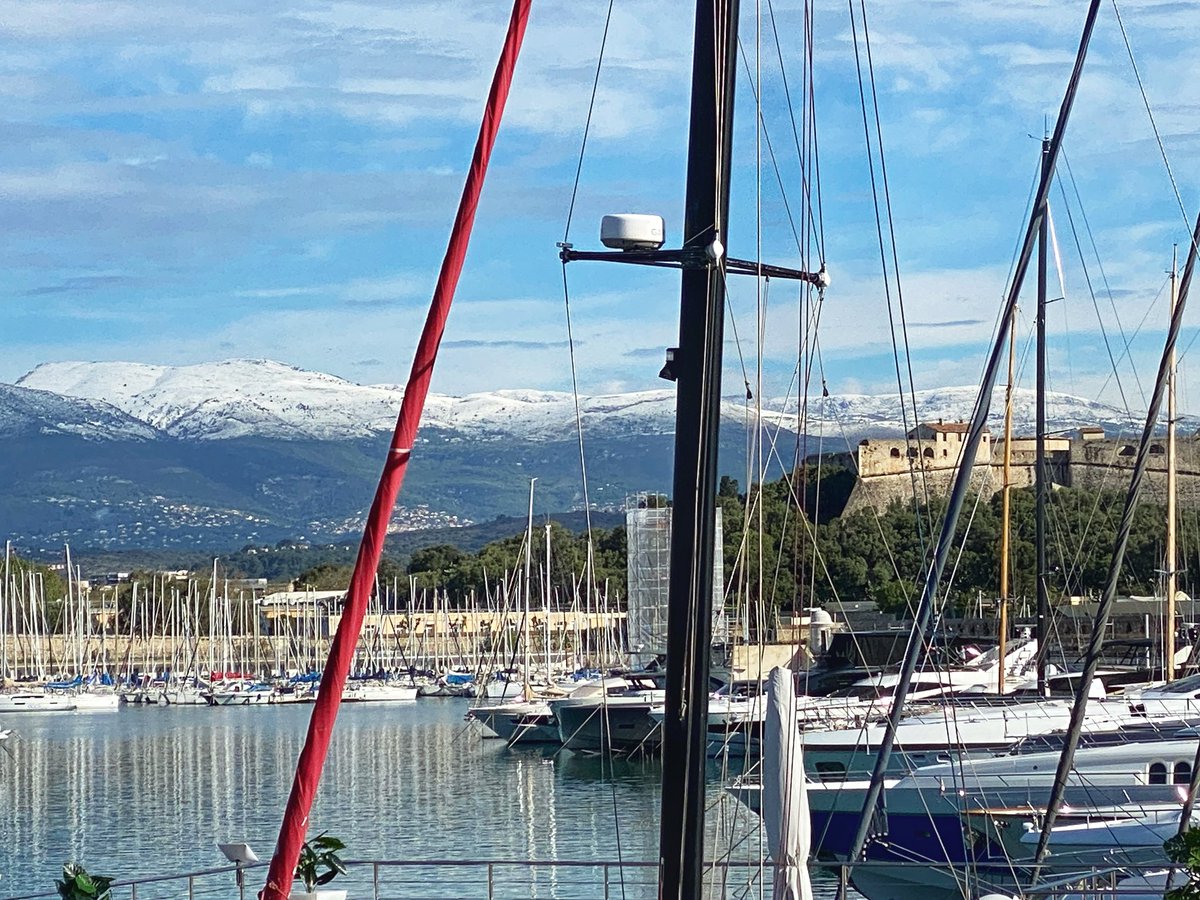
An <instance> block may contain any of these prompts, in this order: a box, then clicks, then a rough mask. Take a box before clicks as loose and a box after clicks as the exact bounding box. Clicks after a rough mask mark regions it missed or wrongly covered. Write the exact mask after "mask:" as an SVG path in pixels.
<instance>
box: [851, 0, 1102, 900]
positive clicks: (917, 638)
mask: <svg viewBox="0 0 1200 900" xmlns="http://www.w3.org/2000/svg"><path fill="white" fill-rule="evenodd" d="M1099 11H1100V0H1091V2H1090V3H1089V4H1088V13H1087V18H1086V20H1085V22H1084V26H1083V35H1082V36H1081V37H1080V39H1079V49H1078V51H1077V52H1076V54H1075V65H1074V67H1073V68H1072V70H1071V78H1070V80H1069V81H1068V83H1067V90H1066V93H1065V95H1064V96H1063V101H1062V106H1061V107H1060V108H1059V113H1058V119H1057V120H1056V122H1055V124H1054V133H1053V134H1052V135H1051V138H1050V147H1049V155H1048V159H1047V160H1046V163H1045V166H1044V169H1043V172H1042V174H1041V177H1040V178H1039V182H1038V188H1037V193H1036V194H1035V196H1034V203H1033V212H1032V214H1031V216H1030V220H1029V224H1028V225H1027V226H1026V229H1025V237H1024V238H1023V240H1022V241H1021V251H1020V253H1019V254H1018V255H1017V260H1016V264H1015V265H1014V266H1013V274H1012V283H1011V284H1010V285H1009V290H1008V294H1007V296H1006V299H1005V301H1004V306H1003V308H1002V310H1001V312H1000V320H999V321H1000V327H999V329H998V331H997V334H996V340H995V343H994V344H993V346H992V350H991V353H990V354H989V356H988V361H987V364H986V365H985V366H984V371H983V378H982V380H981V383H980V386H979V394H978V396H977V397H976V399H975V410H974V412H973V414H972V416H971V426H970V429H969V430H968V432H967V436H966V439H965V440H964V442H963V449H962V456H961V459H960V462H959V466H958V471H957V472H956V473H955V476H954V485H953V487H952V488H951V491H950V500H949V503H948V504H947V507H946V515H945V517H944V518H943V519H942V530H941V532H940V534H939V535H938V541H937V544H936V545H935V547H934V556H933V560H932V561H931V563H930V566H929V570H928V571H927V572H926V573H925V582H924V586H923V587H922V590H921V599H920V602H919V603H918V604H917V611H916V615H915V621H914V622H913V628H912V632H911V633H910V634H909V641H908V646H907V647H906V649H905V653H904V661H903V663H902V664H901V667H900V677H899V680H898V682H897V684H896V686H895V688H894V690H893V695H892V706H891V709H890V711H889V713H888V717H887V719H886V720H885V722H884V731H883V735H882V738H881V739H880V742H879V746H878V748H877V755H876V758H875V767H874V769H873V770H872V772H871V784H870V786H869V787H868V788H867V792H866V794H865V795H864V797H863V806H862V812H861V814H860V816H859V820H858V827H857V829H856V830H855V833H854V838H853V840H852V841H851V843H850V849H849V851H848V854H847V858H848V859H849V860H850V861H851V862H857V861H858V858H859V856H860V855H861V854H862V852H863V847H864V846H865V845H866V842H867V838H868V836H869V834H870V832H871V830H872V824H873V823H874V822H875V821H876V819H877V813H879V812H881V811H882V807H881V803H880V801H881V798H882V795H883V779H884V775H885V774H886V773H887V771H888V766H889V762H890V760H891V754H892V747H893V745H894V744H895V740H896V728H897V726H898V725H899V724H900V718H901V716H902V715H903V712H904V703H905V700H906V699H907V697H908V689H909V685H910V684H911V683H912V677H913V673H914V672H915V671H916V666H917V660H918V657H919V656H920V655H921V653H922V651H923V649H924V647H925V645H926V643H927V641H928V638H929V629H930V625H931V623H932V621H933V613H934V607H935V604H936V603H937V600H938V587H939V584H940V582H941V579H942V573H943V572H944V571H945V568H946V561H947V559H948V558H949V555H950V548H951V546H952V544H953V543H954V534H955V530H956V528H957V526H958V518H959V513H960V512H961V511H962V507H963V501H964V500H965V499H966V495H967V490H968V488H969V487H970V481H971V472H972V470H973V469H974V466H975V456H976V453H977V452H978V450H979V445H980V443H981V442H982V439H983V432H984V429H985V428H986V427H987V417H988V411H989V410H990V409H991V402H992V391H993V390H994V389H995V387H996V379H997V374H998V372H999V368H1000V358H1001V355H1002V353H1003V350H1004V343H1005V341H1007V340H1008V331H1009V328H1010V327H1011V324H1012V321H1013V310H1014V309H1015V308H1016V305H1017V297H1018V296H1019V295H1020V293H1021V287H1022V285H1023V284H1024V283H1025V275H1026V273H1027V272H1028V270H1029V264H1030V262H1031V261H1032V259H1033V249H1034V247H1033V245H1034V241H1035V240H1036V238H1037V234H1038V231H1039V227H1040V225H1041V219H1042V211H1043V209H1044V208H1045V205H1046V202H1047V198H1048V197H1049V196H1050V178H1049V177H1048V176H1049V173H1050V172H1052V171H1053V170H1054V163H1055V161H1056V160H1057V158H1058V152H1059V149H1060V148H1061V146H1062V139H1063V133H1064V132H1065V131H1066V128H1067V123H1068V121H1069V120H1070V117H1071V107H1072V105H1073V104H1074V101H1075V93H1076V91H1077V90H1078V88H1079V79H1080V77H1081V76H1082V74H1083V63H1084V60H1085V59H1086V58H1087V49H1088V44H1089V43H1090V42H1091V38H1092V31H1093V29H1094V28H1095V25H1096V16H1097V14H1098V13H1099ZM839 893H840V894H841V895H842V896H844V895H845V891H844V885H843V887H842V890H840V891H839Z"/></svg>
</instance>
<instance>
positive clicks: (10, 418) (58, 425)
mask: <svg viewBox="0 0 1200 900" xmlns="http://www.w3.org/2000/svg"><path fill="white" fill-rule="evenodd" d="M33 433H37V434H44V435H50V434H72V435H76V436H78V437H82V438H84V439H87V440H93V441H115V440H142V441H144V440H151V439H153V438H154V437H155V436H156V433H155V429H154V428H152V427H151V426H149V425H147V424H146V423H145V422H143V421H141V420H139V419H138V418H135V417H133V416H130V415H128V414H126V413H124V412H122V411H121V410H120V409H118V408H116V407H115V406H112V405H110V404H108V403H103V402H98V401H91V400H80V399H75V398H70V397H65V396H60V395H59V394H57V393H52V392H50V391H42V390H34V389H32V388H25V387H17V386H15V385H11V384H0V434H2V435H8V436H14V437H15V436H18V435H27V434H33Z"/></svg>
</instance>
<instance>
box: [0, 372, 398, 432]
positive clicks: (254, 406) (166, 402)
mask: <svg viewBox="0 0 1200 900" xmlns="http://www.w3.org/2000/svg"><path fill="white" fill-rule="evenodd" d="M17 383H18V384H19V385H22V386H24V387H32V388H40V389H42V390H48V391H54V392H55V393H60V394H65V395H67V396H72V397H84V398H89V399H97V400H105V401H107V402H109V403H112V404H113V405H114V406H117V407H118V408H120V409H122V410H124V411H125V412H127V413H128V414H129V415H131V416H134V417H135V418H138V419H142V420H143V421H145V422H149V423H150V424H152V425H154V426H155V427H156V428H161V429H162V430H164V431H166V432H167V433H169V434H171V435H174V436H176V437H191V438H199V439H210V440H215V439H221V438H235V437H247V436H263V437H281V438H315V439H335V438H343V437H366V436H369V435H371V434H373V433H376V432H378V431H382V430H385V429H390V428H391V426H392V424H393V423H394V422H395V418H396V410H397V409H398V408H399V401H400V395H399V394H397V393H396V392H394V391H391V390H388V389H386V388H371V387H363V386H361V385H356V384H351V383H350V382H348V381H343V380H342V379H340V378H335V377H333V376H332V375H324V374H322V373H319V372H306V371H303V370H301V369H296V368H293V367H292V366H286V365H284V364H282V363H277V362H272V361H270V360H242V359H235V360H226V361H224V362H217V363H205V364H202V365H194V366H177V367H170V366H145V365H138V364H128V363H78V362H69V363H48V364H46V365H42V366H38V367H37V368H36V369H34V370H33V371H32V372H30V373H29V374H27V375H25V376H24V377H22V378H21V379H19V380H18V382H17Z"/></svg>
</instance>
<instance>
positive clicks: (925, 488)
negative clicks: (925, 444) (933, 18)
mask: <svg viewBox="0 0 1200 900" xmlns="http://www.w3.org/2000/svg"><path fill="white" fill-rule="evenodd" d="M847 5H848V7H849V10H850V31H851V34H852V35H853V39H854V64H855V68H856V70H857V74H858V97H859V103H860V105H861V107H862V117H863V135H864V138H865V140H866V144H867V166H868V169H869V173H870V176H871V198H872V201H873V203H874V206H875V234H876V237H877V239H878V242H879V263H880V266H881V268H882V274H883V292H884V297H885V298H886V300H887V311H888V331H889V333H890V335H891V339H892V359H893V361H894V362H895V370H896V387H897V389H898V391H899V394H900V417H901V421H902V423H903V426H904V432H905V435H906V436H907V435H908V433H909V427H908V400H907V398H906V394H905V389H904V376H903V374H902V373H901V371H900V348H899V346H898V343H897V339H896V318H895V312H894V310H893V308H892V290H891V279H890V277H889V275H888V259H887V244H886V242H885V241H884V236H883V220H882V217H881V215H880V205H879V187H878V185H877V183H876V179H875V156H874V152H873V144H872V140H871V126H870V121H869V114H868V111H867V97H866V89H865V88H864V86H863V72H862V62H861V60H860V57H859V49H858V25H857V23H856V20H855V16H854V0H847ZM864 12H865V10H864ZM863 32H864V38H865V36H866V21H865V19H864V21H863ZM869 64H870V60H869V45H868V65H869ZM870 77H871V93H872V102H874V95H875V86H874V75H873V74H871V76H870ZM875 122H876V128H877V133H876V139H877V141H878V143H879V151H880V156H881V160H880V161H881V163H882V155H883V137H882V134H881V133H879V132H878V126H879V108H878V105H877V104H876V105H875ZM885 187H886V184H885ZM888 218H889V222H890V219H891V209H890V202H889V204H888ZM889 227H890V226H889ZM892 234H893V237H894V232H892ZM894 250H895V248H894V245H893V253H894ZM898 277H899V276H898V274H897V279H898ZM897 288H899V285H897ZM901 329H902V334H903V336H904V342H905V346H906V347H907V343H908V341H907V337H908V336H907V332H906V331H904V330H903V329H904V325H903V323H902V324H901ZM906 355H907V354H906ZM911 370H912V367H911V361H910V364H909V374H910V384H911ZM912 401H913V421H914V425H916V424H919V423H917V422H916V418H917V411H916V395H915V392H914V394H913V397H912ZM914 433H915V434H916V435H917V438H916V440H917V459H922V458H923V457H922V456H921V435H920V432H919V431H916V432H914ZM918 468H919V469H920V473H921V487H922V492H923V494H924V498H925V510H926V516H929V515H931V513H930V510H929V483H928V475H927V473H926V471H925V467H924V466H923V465H922V466H919V467H916V466H913V467H910V468H909V475H910V477H911V479H912V482H913V492H912V499H913V517H914V519H915V520H916V525H917V538H918V541H919V543H920V546H921V557H922V559H923V560H924V559H925V557H926V556H927V555H928V542H927V540H926V533H925V525H926V524H927V523H926V521H925V519H923V518H922V516H921V512H920V494H919V492H918V490H917V469H918ZM928 525H929V528H930V529H932V527H933V523H932V521H930V522H928Z"/></svg>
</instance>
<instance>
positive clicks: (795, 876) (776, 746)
mask: <svg viewBox="0 0 1200 900" xmlns="http://www.w3.org/2000/svg"><path fill="white" fill-rule="evenodd" d="M762 814H763V823H764V824H765V826H766V829H767V847H768V848H769V850H770V853H771V858H772V859H773V860H774V861H775V888H774V892H773V894H772V896H773V897H774V900H812V896H813V893H812V883H811V882H810V881H809V879H808V852H809V848H810V847H811V845H812V833H811V832H812V826H811V824H810V822H809V818H808V794H807V793H806V791H805V788H804V749H803V746H802V744H801V740H800V730H799V728H798V727H797V725H796V694H795V690H794V687H793V684H792V673H791V671H790V670H788V669H782V668H778V667H776V668H774V669H772V670H771V677H770V680H769V681H768V682H767V720H766V726H765V728H764V730H763V761H762Z"/></svg>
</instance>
